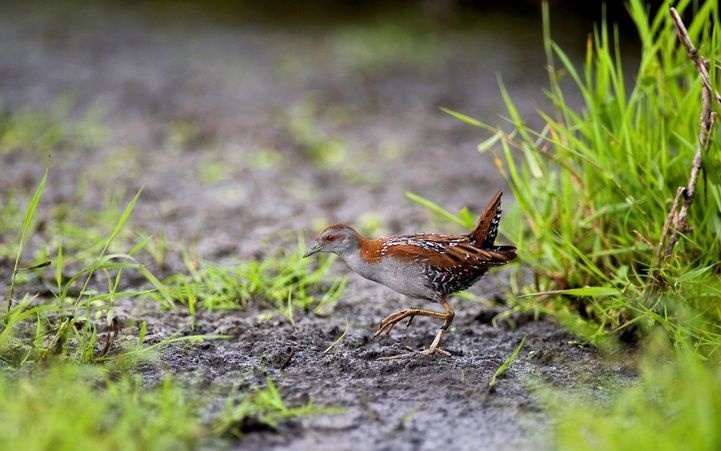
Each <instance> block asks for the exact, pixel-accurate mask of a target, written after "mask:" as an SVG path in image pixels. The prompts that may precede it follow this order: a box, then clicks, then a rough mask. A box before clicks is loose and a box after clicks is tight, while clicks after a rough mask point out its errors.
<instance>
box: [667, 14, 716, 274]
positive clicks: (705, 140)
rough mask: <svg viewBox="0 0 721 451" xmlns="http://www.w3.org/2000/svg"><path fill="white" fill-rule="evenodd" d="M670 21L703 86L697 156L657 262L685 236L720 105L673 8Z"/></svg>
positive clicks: (670, 218)
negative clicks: (716, 105)
mask: <svg viewBox="0 0 721 451" xmlns="http://www.w3.org/2000/svg"><path fill="white" fill-rule="evenodd" d="M671 18H672V19H673V24H674V26H675V27H676V33H677V34H678V37H679V41H681V44H682V45H683V46H684V48H685V49H686V54H687V55H688V57H689V58H690V59H691V61H693V63H694V64H695V65H696V68H697V69H698V72H699V74H700V76H701V80H702V82H703V86H702V87H701V119H700V127H699V133H698V142H697V144H696V153H695V155H694V157H693V163H692V165H691V172H690V174H689V179H688V185H687V186H686V187H679V188H678V190H677V191H676V198H675V199H674V202H673V205H672V206H671V210H670V211H669V213H668V216H667V217H666V221H665V222H664V225H663V229H662V231H661V239H660V240H659V243H658V248H657V249H656V261H657V262H658V259H659V258H660V256H661V249H662V248H663V245H664V242H665V241H666V237H668V243H667V244H666V248H665V249H664V251H663V256H664V258H666V257H669V256H671V254H672V253H673V248H674V246H676V243H677V242H678V240H679V237H680V236H681V234H682V233H684V232H686V229H687V225H686V219H687V217H688V210H689V208H690V207H691V203H692V202H693V199H694V195H695V194H696V184H697V183H698V176H699V174H700V173H701V171H702V169H703V152H704V150H706V149H707V147H708V144H709V142H710V141H711V133H712V127H713V123H714V122H715V119H716V113H714V112H712V111H711V102H712V99H713V98H715V99H716V101H717V102H719V103H720V104H721V96H720V95H719V94H718V93H717V92H715V91H714V89H713V87H712V86H711V78H710V77H709V73H708V68H709V62H708V60H706V59H705V58H703V57H702V56H701V55H699V53H698V49H696V47H695V46H694V45H693V42H691V38H690V37H689V35H688V31H687V30H686V27H685V26H684V24H683V21H682V20H681V17H680V16H679V15H678V13H677V12H676V9H674V8H671ZM681 197H683V203H681V206H680V208H679V203H680V200H681Z"/></svg>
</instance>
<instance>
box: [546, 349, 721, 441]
mask: <svg viewBox="0 0 721 451" xmlns="http://www.w3.org/2000/svg"><path fill="white" fill-rule="evenodd" d="M659 338H660V337H658V336H657V337H655V338H654V340H651V341H652V342H653V343H652V345H649V346H648V347H647V349H646V350H645V352H644V358H643V361H642V363H641V364H640V372H641V376H640V380H639V381H638V383H636V384H634V385H633V386H631V387H628V388H625V389H623V390H620V391H619V392H615V393H611V394H610V399H608V400H607V401H606V402H604V403H599V402H594V401H593V400H591V399H589V397H588V395H587V394H583V393H576V394H572V395H569V394H564V395H562V396H559V393H558V392H557V391H555V390H547V391H544V392H542V394H541V395H540V398H541V400H542V402H543V404H545V406H546V408H547V409H548V410H549V411H550V413H551V414H552V415H553V416H554V418H555V424H554V430H555V439H556V447H557V448H558V449H563V450H599V449H614V450H631V449H654V450H674V449H694V450H714V449H719V447H720V446H721V432H720V431H721V428H720V426H721V368H720V367H719V366H718V365H713V366H709V364H708V362H704V361H702V360H700V359H699V358H698V356H697V354H696V352H695V349H694V348H693V347H687V346H685V347H681V348H677V350H675V351H674V349H673V348H671V347H670V346H669V343H668V341H667V340H666V339H665V337H664V338H663V339H659Z"/></svg>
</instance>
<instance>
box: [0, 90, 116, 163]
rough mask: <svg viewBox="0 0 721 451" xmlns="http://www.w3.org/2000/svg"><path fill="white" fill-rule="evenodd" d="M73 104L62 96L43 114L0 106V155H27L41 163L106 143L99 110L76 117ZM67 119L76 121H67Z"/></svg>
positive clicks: (105, 133)
mask: <svg viewBox="0 0 721 451" xmlns="http://www.w3.org/2000/svg"><path fill="white" fill-rule="evenodd" d="M74 104H75V102H74V101H73V99H72V97H71V96H63V97H60V98H58V99H57V100H56V101H55V102H54V104H53V105H52V106H51V107H50V108H47V109H45V110H36V109H32V108H26V109H23V110H20V111H14V112H12V113H11V112H6V111H4V108H3V107H2V104H1V103H0V155H1V154H4V153H11V152H31V153H32V154H33V155H35V156H37V157H38V158H42V159H45V158H47V157H48V156H49V155H52V154H53V153H55V152H61V153H62V154H63V157H65V156H66V155H67V154H68V153H71V152H75V151H76V150H77V149H88V148H92V147H94V146H97V145H98V144H100V143H103V142H105V141H107V139H108V137H109V135H110V131H109V130H108V129H107V128H105V127H104V126H102V124H101V121H100V119H101V118H102V115H103V114H104V111H103V109H102V108H100V107H99V106H95V107H92V108H89V109H88V110H87V111H85V112H84V114H78V113H77V112H74V109H75V108H74ZM71 115H74V116H76V119H74V120H72V121H68V120H67V118H68V117H69V116H71Z"/></svg>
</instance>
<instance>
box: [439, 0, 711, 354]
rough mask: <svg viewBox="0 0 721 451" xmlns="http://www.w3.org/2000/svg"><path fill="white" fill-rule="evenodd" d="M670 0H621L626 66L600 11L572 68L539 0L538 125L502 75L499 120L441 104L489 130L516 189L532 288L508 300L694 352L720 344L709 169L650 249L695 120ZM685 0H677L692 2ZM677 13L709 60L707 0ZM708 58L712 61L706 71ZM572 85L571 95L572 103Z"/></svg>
mask: <svg viewBox="0 0 721 451" xmlns="http://www.w3.org/2000/svg"><path fill="white" fill-rule="evenodd" d="M672 4H673V3H672V2H665V3H664V5H663V6H662V7H661V8H660V9H659V12H658V14H657V15H656V16H655V17H649V16H648V13H647V9H646V8H645V6H644V5H643V3H642V2H641V1H638V0H633V1H631V2H630V3H629V13H630V15H631V17H632V19H633V20H634V22H635V23H636V26H637V29H638V32H639V39H640V42H641V49H642V51H641V59H640V63H639V66H638V69H637V73H636V74H635V76H633V77H629V76H628V75H627V73H625V72H624V71H625V70H628V65H624V64H623V63H622V61H621V57H620V49H619V39H618V30H617V28H615V27H611V26H609V25H608V24H607V23H606V22H605V21H604V22H602V23H601V24H600V26H598V27H597V28H596V29H595V30H594V32H593V34H592V35H591V36H589V39H588V42H587V48H586V56H585V60H584V63H583V67H582V68H581V69H577V68H576V66H575V64H573V62H572V61H571V59H570V58H569V56H568V55H567V54H566V53H565V52H563V50H562V49H561V48H559V47H558V46H557V45H556V44H555V43H554V42H553V41H552V40H551V37H550V30H549V26H548V23H549V21H548V14H547V8H545V9H544V11H545V12H546V14H545V16H544V30H545V31H544V36H545V39H544V42H545V49H546V52H547V57H548V68H549V69H548V70H549V80H550V86H549V88H548V89H547V91H546V93H547V95H548V99H549V103H550V105H551V106H552V110H551V111H550V112H546V111H538V116H539V119H540V120H541V121H542V123H543V125H542V126H540V127H539V128H533V127H531V126H529V125H528V121H527V120H526V119H525V118H523V117H521V115H520V113H519V110H518V108H517V106H516V104H515V102H514V101H513V99H512V98H511V97H510V95H509V93H508V92H507V91H506V90H505V87H504V85H503V83H502V82H501V83H500V86H501V93H502V95H503V99H504V101H505V105H506V109H507V114H506V117H505V122H506V125H505V126H502V127H498V126H493V125H489V124H484V123H481V122H479V121H476V120H474V119H472V118H470V117H468V116H465V115H463V114H461V113H456V112H452V111H449V113H451V114H453V115H454V116H456V117H457V118H459V119H461V120H463V121H465V122H467V123H470V124H472V125H475V126H478V127H481V128H482V129H484V130H488V131H490V132H491V133H492V136H491V137H490V138H489V139H488V140H486V141H485V142H483V143H481V144H480V145H479V150H480V151H483V152H485V151H492V152H493V153H494V155H495V158H496V164H497V166H498V169H499V170H500V172H501V174H502V175H503V176H504V177H505V179H506V181H507V183H508V185H509V186H510V188H511V191H512V192H513V195H514V197H515V199H516V202H517V204H516V208H515V209H513V210H512V211H511V212H510V214H508V215H507V218H506V219H505V221H503V224H502V227H503V230H502V231H503V232H504V234H505V235H506V236H507V237H508V239H509V240H510V241H511V242H513V243H514V244H515V245H517V246H518V248H519V257H520V259H521V260H522V261H523V262H524V263H525V264H526V265H528V266H530V267H531V268H532V269H533V271H534V272H535V274H536V278H537V284H536V286H535V287H528V288H526V289H525V290H524V293H525V294H526V295H528V294H533V296H524V297H519V298H517V299H516V302H517V305H518V306H519V308H524V309H536V310H541V311H547V312H551V313H552V314H555V315H557V316H559V317H566V318H567V320H566V322H567V323H568V324H573V325H575V326H574V327H575V329H576V331H577V332H579V333H582V334H583V335H584V336H586V337H587V338H588V339H589V340H591V341H592V342H594V343H600V342H601V341H602V340H603V339H604V338H605V337H607V336H608V335H609V334H612V335H614V336H624V335H623V334H624V333H627V334H628V336H633V335H634V334H633V331H634V330H642V331H645V330H648V329H650V328H653V327H654V326H661V327H663V328H664V329H665V330H666V331H667V333H668V335H669V337H671V338H672V340H673V341H675V342H679V343H680V342H682V341H683V340H685V339H686V338H688V337H690V339H691V340H692V342H693V345H694V347H695V348H696V349H697V350H698V352H699V353H701V354H704V355H710V354H712V353H714V352H715V351H716V349H717V348H718V346H719V344H721V336H720V335H719V332H720V331H719V325H721V302H720V301H721V296H720V294H721V279H720V278H719V272H721V266H719V255H721V242H720V241H719V240H718V238H717V237H718V236H719V235H721V215H720V214H719V212H721V187H720V186H719V185H718V183H717V181H716V180H715V176H711V175H709V176H708V177H706V178H705V179H704V180H702V181H701V186H700V187H699V189H698V195H697V198H696V200H695V203H694V204H693V206H692V208H691V211H690V215H689V223H690V225H691V226H692V228H693V229H692V230H689V231H686V232H684V234H683V236H682V239H681V242H680V243H679V245H678V246H677V247H676V251H675V253H674V255H673V256H672V257H671V258H668V259H664V260H661V261H656V259H655V250H656V247H657V243H658V241H659V238H660V236H661V229H662V227H663V224H664V221H665V218H666V215H667V214H668V211H669V209H670V206H671V203H672V200H673V197H674V195H675V193H676V188H677V187H678V186H685V185H686V183H687V181H688V174H689V170H690V167H691V160H692V158H693V155H694V150H695V142H696V137H697V135H698V128H699V124H698V118H699V113H700V89H701V82H700V79H699V77H698V73H697V71H696V69H695V67H694V66H693V65H692V64H691V63H690V61H689V59H688V57H687V55H686V53H685V51H684V50H683V49H682V48H679V45H678V41H677V37H676V33H675V30H674V28H673V24H672V22H671V19H670V16H669V14H668V10H669V7H670V6H671V5H672ZM690 4H691V2H689V1H680V2H678V3H677V4H676V7H677V9H678V10H679V11H681V12H682V13H683V12H684V11H686V12H689V13H690V12H691V11H690V6H689V5H690ZM688 17H689V19H690V18H691V17H692V18H693V20H692V22H691V23H690V24H689V26H688V28H689V32H690V34H691V38H692V39H693V40H694V42H696V43H697V47H699V48H700V49H701V52H702V54H704V55H705V56H707V57H709V58H710V59H711V60H712V61H717V60H718V58H719V52H718V49H719V48H721V47H719V45H718V44H719V36H720V35H719V33H718V32H717V31H715V29H714V28H713V26H712V24H713V23H715V22H716V21H717V17H718V4H717V2H716V1H711V2H706V3H704V4H703V6H702V7H700V8H698V9H697V10H696V11H694V14H692V15H691V14H689V15H688ZM712 66H713V65H712ZM716 71H717V68H716V66H713V67H712V68H711V73H712V79H713V82H714V83H715V84H717V83H716V79H717V77H716ZM569 85H570V86H572V87H571V88H568V86H569ZM572 98H573V99H577V98H580V99H581V105H580V106H572V102H569V101H567V99H572ZM717 138H718V137H717ZM712 154H714V152H709V155H712ZM708 173H709V174H710V173H711V170H709V171H708Z"/></svg>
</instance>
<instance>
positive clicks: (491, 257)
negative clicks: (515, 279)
mask: <svg viewBox="0 0 721 451" xmlns="http://www.w3.org/2000/svg"><path fill="white" fill-rule="evenodd" d="M381 252H383V253H384V254H385V255H388V254H390V255H392V256H393V257H395V258H398V259H402V260H406V261H409V262H411V261H412V262H414V263H417V264H418V265H419V266H420V267H421V268H422V270H423V273H424V274H425V275H426V277H427V279H428V282H427V284H428V287H429V288H432V289H433V290H434V291H436V292H438V293H441V294H444V295H446V294H450V293H455V292H456V291H460V290H464V289H466V288H468V287H469V286H471V285H473V284H474V283H475V282H476V281H477V280H478V279H479V278H480V277H481V276H482V275H483V274H485V272H486V271H488V269H489V268H491V267H493V266H500V265H504V264H506V263H508V262H510V261H511V260H513V258H515V252H509V251H507V250H502V251H495V250H486V249H479V248H477V247H474V246H472V245H471V243H470V238H469V237H465V236H451V235H436V234H424V235H402V236H398V237H394V238H393V239H391V240H388V241H386V242H385V243H384V244H383V246H382V247H381Z"/></svg>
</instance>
